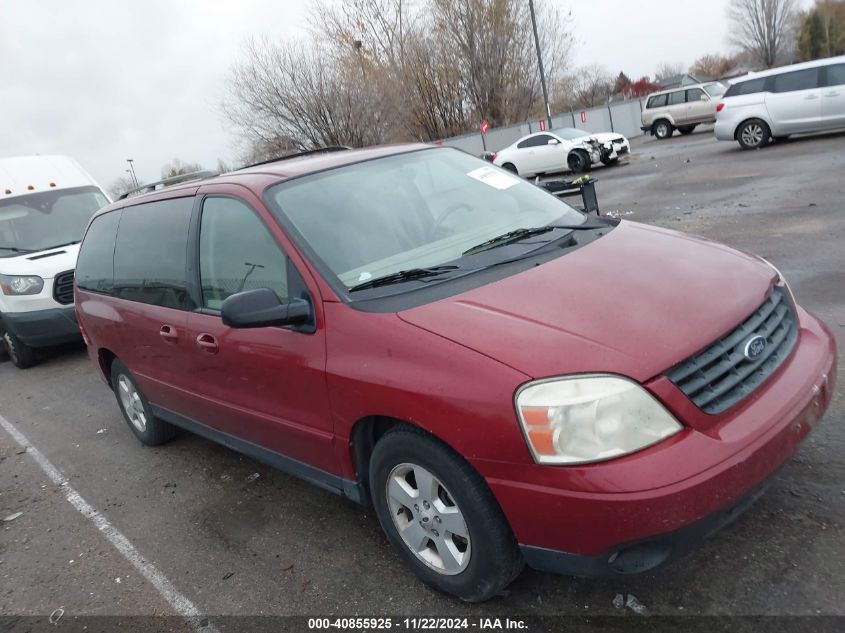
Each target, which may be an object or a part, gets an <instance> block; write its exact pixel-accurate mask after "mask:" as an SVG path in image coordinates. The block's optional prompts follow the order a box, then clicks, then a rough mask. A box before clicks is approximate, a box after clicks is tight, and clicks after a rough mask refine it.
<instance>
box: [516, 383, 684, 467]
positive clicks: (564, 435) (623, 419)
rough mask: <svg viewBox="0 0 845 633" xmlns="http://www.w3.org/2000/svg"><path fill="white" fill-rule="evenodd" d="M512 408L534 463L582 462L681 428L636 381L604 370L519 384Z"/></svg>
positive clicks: (607, 456)
mask: <svg viewBox="0 0 845 633" xmlns="http://www.w3.org/2000/svg"><path fill="white" fill-rule="evenodd" d="M516 410H517V414H518V416H519V421H520V423H521V424H522V428H523V430H524V432H525V439H526V441H527V442H528V447H529V448H530V449H531V453H532V455H533V456H534V461H536V462H537V463H538V464H585V463H588V462H599V461H604V460H606V459H612V458H614V457H619V456H620V455H627V454H628V453H633V452H635V451H638V450H640V449H643V448H645V447H647V446H651V445H652V444H655V443H657V442H659V441H661V440H663V439H665V438H667V437H669V436H671V435H674V434H675V433H677V432H678V431H680V430H681V429H682V428H683V427H681V425H680V424H679V423H678V421H677V420H676V419H675V418H674V417H672V415H671V414H670V413H669V412H668V411H666V409H664V408H663V406H662V405H661V404H660V403H659V402H657V400H655V399H654V397H652V396H651V394H649V393H648V392H647V391H646V390H645V389H643V388H642V387H640V386H639V385H638V384H637V383H635V382H633V381H631V380H627V379H624V378H619V377H617V376H607V375H589V376H574V377H571V378H552V379H548V380H541V381H537V382H534V383H529V384H528V385H526V386H524V387H522V388H521V389H520V390H519V391H518V392H517V395H516Z"/></svg>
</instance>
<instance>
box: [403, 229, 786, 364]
mask: <svg viewBox="0 0 845 633" xmlns="http://www.w3.org/2000/svg"><path fill="white" fill-rule="evenodd" d="M775 278H776V274H775V273H774V272H773V271H772V269H771V268H769V267H768V266H766V265H765V264H764V263H762V262H760V261H759V260H758V259H756V258H754V257H753V256H750V255H746V254H744V253H740V252H738V251H735V250H733V249H731V248H728V247H727V246H724V245H722V244H718V243H716V242H711V241H709V240H705V239H704V238H700V237H695V236H691V235H686V234H683V233H678V232H676V231H670V230H667V229H660V228H656V227H651V226H647V225H643V224H637V223H633V222H621V223H620V224H619V226H617V227H616V228H615V229H614V230H613V231H611V232H610V233H608V234H607V235H605V236H604V237H602V238H600V239H598V240H596V241H594V242H591V243H590V244H588V245H586V246H584V247H582V248H580V249H578V250H575V251H573V252H571V253H568V254H566V255H563V256H562V257H559V258H557V259H554V260H552V261H550V262H547V263H545V264H542V265H541V266H537V267H535V268H531V269H529V270H527V271H525V272H522V273H519V274H516V275H513V276H511V277H508V278H506V279H502V280H500V281H497V282H494V283H490V284H487V285H484V286H482V287H480V288H476V289H474V290H470V291H468V292H465V293H462V294H460V295H456V296H453V297H449V298H447V299H443V300H440V301H436V302H433V303H429V304H426V305H423V306H419V307H416V308H411V309H409V310H405V311H403V312H400V313H399V317H400V318H401V319H403V320H405V321H406V322H408V323H411V324H413V325H416V326H417V327H420V328H423V329H425V330H428V331H430V332H433V333H436V334H439V335H440V336H443V337H445V338H447V339H450V340H452V341H454V342H456V343H459V344H461V345H464V346H466V347H469V348H472V349H474V350H476V351H478V352H480V353H482V354H484V355H486V356H489V357H491V358H494V359H496V360H498V361H500V362H502V363H505V364H507V365H509V366H511V367H513V368H514V369H517V370H519V371H521V372H523V373H525V374H527V375H529V376H532V377H535V378H536V377H543V376H554V375H561V374H570V373H580V372H611V373H618V374H623V375H626V376H630V377H631V378H634V379H635V380H638V381H645V380H647V379H649V378H652V377H654V376H656V375H657V374H660V373H661V372H663V371H665V370H667V369H669V368H670V367H672V366H673V365H675V364H676V363H678V362H680V361H682V360H683V359H685V358H687V357H688V356H690V355H691V354H693V353H695V352H697V351H699V350H700V349H702V348H704V347H706V346H707V345H709V344H710V343H712V342H713V341H715V340H716V339H717V338H719V337H720V336H721V335H723V334H725V333H726V332H728V331H729V330H731V329H732V328H733V327H735V326H736V325H738V324H739V323H740V322H741V321H742V320H743V319H745V318H746V317H747V316H748V315H750V314H751V313H752V312H753V311H754V310H755V309H757V307H759V305H760V304H761V303H762V302H763V300H764V299H765V298H766V294H767V293H768V291H769V289H770V287H771V285H772V283H773V282H774V281H775Z"/></svg>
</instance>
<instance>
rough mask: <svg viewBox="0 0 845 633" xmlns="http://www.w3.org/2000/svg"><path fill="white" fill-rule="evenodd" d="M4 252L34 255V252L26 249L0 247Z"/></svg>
mask: <svg viewBox="0 0 845 633" xmlns="http://www.w3.org/2000/svg"><path fill="white" fill-rule="evenodd" d="M0 249H2V250H4V251H12V252H13V253H34V252H35V251H33V250H31V249H27V248H16V247H14V246H0Z"/></svg>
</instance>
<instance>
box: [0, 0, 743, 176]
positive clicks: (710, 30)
mask: <svg viewBox="0 0 845 633" xmlns="http://www.w3.org/2000/svg"><path fill="white" fill-rule="evenodd" d="M550 1H552V2H554V3H555V4H559V6H561V8H564V9H565V8H567V7H569V8H571V9H572V14H573V18H574V26H575V29H576V32H577V38H578V40H579V45H578V47H577V52H576V58H575V62H576V63H577V64H589V63H600V64H602V65H604V66H606V67H607V68H608V70H611V71H613V72H619V70H624V71H625V72H626V73H627V74H628V75H629V76H630V77H632V78H636V77H638V76H641V75H644V74H651V73H653V72H654V69H655V67H656V66H657V65H658V64H659V63H660V62H663V61H670V62H681V63H683V64H684V66H688V65H689V64H691V63H692V62H693V61H694V60H695V58H696V57H698V56H700V55H702V54H704V53H707V52H714V51H725V50H727V42H726V35H727V25H726V20H725V6H726V5H727V2H728V0H708V1H707V2H702V1H700V0H671V1H669V2H667V0H636V1H634V0H550ZM307 7H308V0H301V1H297V0H179V1H176V0H134V1H131V2H130V1H129V0H73V1H68V0H0V86H2V93H0V94H2V97H0V156H16V155H22V154H47V153H60V154H69V155H71V156H74V157H75V158H76V159H77V160H79V161H80V162H81V163H82V165H83V166H84V167H86V168H87V169H88V170H89V171H90V172H91V173H92V174H93V175H94V177H95V178H96V179H97V180H99V181H100V183H101V184H102V185H103V186H106V187H107V186H108V185H109V184H110V183H111V182H112V181H114V180H115V179H116V178H117V177H118V176H122V175H124V170H125V169H126V167H127V165H126V163H125V162H124V161H125V159H126V158H133V159H134V160H135V168H136V171H137V172H138V176H139V177H140V178H141V179H143V180H146V181H151V180H157V179H158V177H159V172H160V169H161V167H162V165H164V164H165V163H166V162H168V161H169V160H171V159H172V158H174V157H178V158H180V159H182V160H183V161H198V162H200V163H201V164H203V165H204V166H205V167H208V168H213V167H214V166H215V165H216V162H217V159H218V158H223V159H224V160H227V161H231V160H232V158H233V157H234V156H235V155H236V147H235V143H234V139H233V137H232V136H231V135H230V134H229V132H228V131H227V129H226V126H225V124H224V123H223V121H222V120H221V118H220V115H219V113H218V110H217V104H218V103H219V101H220V98H221V96H222V91H223V85H224V78H225V75H226V71H227V69H228V67H229V66H230V65H231V63H232V62H233V60H234V59H236V57H237V56H238V53H239V50H240V47H241V45H242V43H243V41H244V39H245V38H246V37H248V36H250V35H257V34H262V33H266V34H269V35H271V36H274V37H279V38H291V37H297V36H298V35H300V34H301V33H302V30H303V29H304V27H305V25H306V17H307Z"/></svg>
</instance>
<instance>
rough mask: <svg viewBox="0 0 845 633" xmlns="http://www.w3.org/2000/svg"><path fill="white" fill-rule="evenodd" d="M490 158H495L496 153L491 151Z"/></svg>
mask: <svg viewBox="0 0 845 633" xmlns="http://www.w3.org/2000/svg"><path fill="white" fill-rule="evenodd" d="M490 160H496V153H495V152H493V154H491V155H490Z"/></svg>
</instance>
